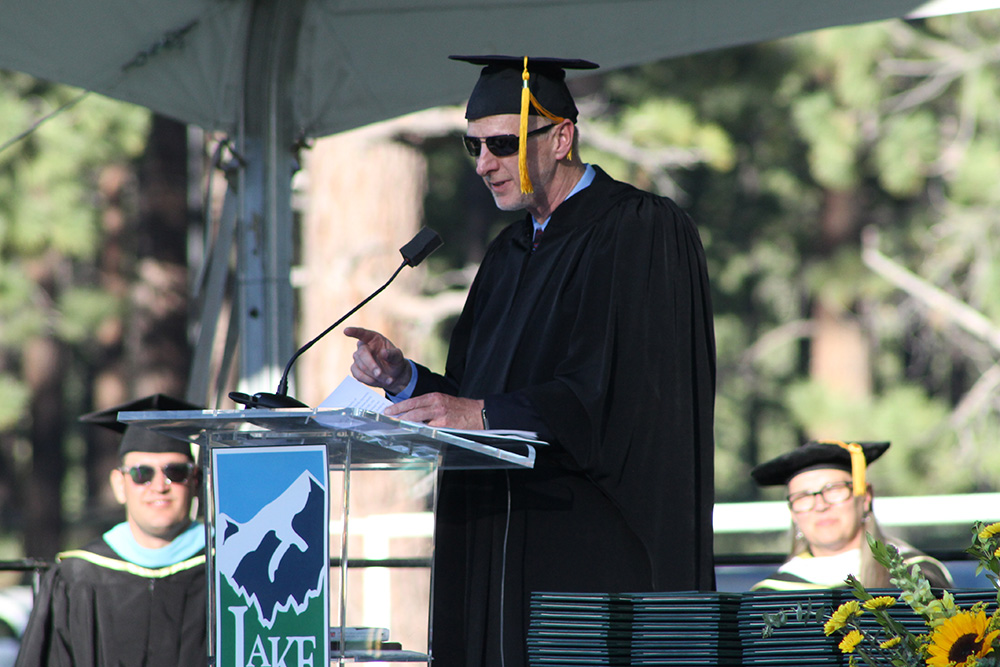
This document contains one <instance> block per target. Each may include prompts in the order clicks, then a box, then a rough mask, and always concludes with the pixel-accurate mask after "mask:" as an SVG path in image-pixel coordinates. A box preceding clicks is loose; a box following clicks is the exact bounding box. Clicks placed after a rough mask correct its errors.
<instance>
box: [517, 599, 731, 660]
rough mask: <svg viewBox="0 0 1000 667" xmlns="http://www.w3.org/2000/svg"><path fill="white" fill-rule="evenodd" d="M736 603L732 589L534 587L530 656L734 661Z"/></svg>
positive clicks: (531, 658) (553, 658) (530, 657)
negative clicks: (635, 590) (587, 590)
mask: <svg viewBox="0 0 1000 667" xmlns="http://www.w3.org/2000/svg"><path fill="white" fill-rule="evenodd" d="M738 609H739V595H738V594H734V593H698V592H679V593H623V594H618V595H611V594H600V593H580V594H573V593H534V594H532V597H531V614H530V625H529V629H528V657H529V662H530V664H531V665H533V666H537V667H542V666H546V667H564V666H565V667H570V666H579V665H607V666H609V667H612V666H618V665H621V666H626V665H644V666H652V665H722V666H734V667H735V666H736V665H740V664H742V663H741V651H740V637H739V629H738V627H737V612H738Z"/></svg>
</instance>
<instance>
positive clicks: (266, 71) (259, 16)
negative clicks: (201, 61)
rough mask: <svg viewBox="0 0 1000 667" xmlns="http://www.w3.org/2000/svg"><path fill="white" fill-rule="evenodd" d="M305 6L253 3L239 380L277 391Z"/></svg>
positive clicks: (285, 318) (286, 317)
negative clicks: (295, 79) (295, 82)
mask: <svg viewBox="0 0 1000 667" xmlns="http://www.w3.org/2000/svg"><path fill="white" fill-rule="evenodd" d="M303 6H304V1H303V0H294V1H286V2H280V3H277V2H273V1H272V0H254V2H253V8H252V13H251V16H250V31H249V38H248V41H247V45H246V69H245V72H244V79H245V89H244V91H245V92H244V95H245V98H244V111H243V113H244V118H243V131H242V137H241V139H242V141H241V146H242V155H243V157H244V158H245V160H246V166H245V169H244V171H243V176H242V181H243V182H242V185H241V188H240V190H241V191H240V195H241V197H242V199H243V207H242V209H243V210H242V215H241V216H240V220H239V225H238V236H237V238H238V243H239V262H238V288H237V290H238V302H239V317H240V381H239V388H240V390H241V391H244V392H247V393H251V394H252V393H254V392H258V391H273V390H274V388H275V387H277V385H278V381H279V380H280V378H281V372H282V370H283V369H284V366H285V363H286V362H287V360H288V358H289V357H290V356H291V354H292V353H293V352H294V346H293V343H294V338H293V331H294V316H295V311H294V308H293V300H294V295H293V293H292V287H291V282H290V277H289V276H290V272H291V262H292V236H293V225H292V210H291V179H292V175H293V173H294V171H295V168H296V159H295V154H294V148H293V144H294V128H293V127H292V103H293V101H292V91H291V87H292V71H293V69H294V64H295V57H296V48H295V44H296V36H297V34H298V31H299V26H300V24H301V19H302V12H303Z"/></svg>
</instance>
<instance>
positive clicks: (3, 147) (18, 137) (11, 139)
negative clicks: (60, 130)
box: [0, 90, 90, 153]
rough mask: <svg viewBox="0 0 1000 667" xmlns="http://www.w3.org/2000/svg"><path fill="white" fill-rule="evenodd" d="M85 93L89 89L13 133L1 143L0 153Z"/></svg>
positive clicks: (87, 92) (64, 109)
mask: <svg viewBox="0 0 1000 667" xmlns="http://www.w3.org/2000/svg"><path fill="white" fill-rule="evenodd" d="M87 95H90V91H89V90H85V91H84V92H82V93H80V94H79V95H77V96H76V97H74V98H73V99H71V100H70V101H69V102H66V103H65V104H63V105H62V106H61V107H59V108H58V109H55V110H53V111H50V112H49V113H47V114H45V115H44V116H42V117H41V118H39V119H38V120H36V121H35V122H34V123H32V125H31V127H29V128H28V129H26V130H25V131H23V132H21V133H20V134H17V135H15V136H13V137H11V138H10V139H8V140H7V141H5V142H3V145H0V153H3V152H4V151H5V150H7V149H8V148H10V147H11V146H13V145H14V144H16V143H17V142H19V141H21V140H22V139H26V138H27V137H29V136H31V135H32V134H33V133H34V132H35V130H37V129H38V128H39V127H41V126H42V124H43V123H47V122H48V121H50V120H52V119H53V118H55V117H56V116H58V115H59V114H61V113H62V112H64V111H68V110H70V109H72V108H73V107H74V106H76V105H77V103H79V102H81V101H82V100H83V98H85V97H86V96H87Z"/></svg>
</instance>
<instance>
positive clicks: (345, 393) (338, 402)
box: [319, 375, 548, 445]
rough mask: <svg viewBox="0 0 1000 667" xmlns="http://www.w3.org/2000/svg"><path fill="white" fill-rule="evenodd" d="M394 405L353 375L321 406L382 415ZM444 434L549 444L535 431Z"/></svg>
mask: <svg viewBox="0 0 1000 667" xmlns="http://www.w3.org/2000/svg"><path fill="white" fill-rule="evenodd" d="M390 405H392V401H390V400H389V399H388V398H386V397H385V396H383V395H381V394H379V393H378V392H376V391H375V390H373V389H372V388H371V387H369V386H368V385H366V384H364V383H363V382H361V381H359V380H357V379H355V377H354V376H353V375H348V376H347V377H345V378H344V379H343V380H341V381H340V384H339V385H337V387H336V389H334V390H333V391H332V392H330V395H329V396H327V397H326V398H325V399H323V402H322V403H320V404H319V407H321V408H357V409H360V410H370V411H372V412H377V413H379V414H382V412H383V411H384V410H385V409H386V408H387V407H389V406H390ZM421 426H423V424H421ZM439 430H440V431H442V432H444V433H451V434H452V435H457V436H459V437H464V438H470V439H472V440H477V441H480V442H482V441H484V439H487V440H511V441H519V442H528V443H530V444H533V445H545V444H548V443H546V442H545V441H544V440H539V439H538V434H537V433H535V432H534V431H515V430H511V429H490V430H488V431H484V430H482V429H473V430H464V429H457V428H442V429H439Z"/></svg>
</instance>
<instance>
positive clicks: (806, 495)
mask: <svg viewBox="0 0 1000 667" xmlns="http://www.w3.org/2000/svg"><path fill="white" fill-rule="evenodd" d="M853 494H854V484H852V483H851V482H831V483H830V484H827V485H826V486H824V487H823V488H822V489H820V490H819V491H803V492H802V493H796V494H793V495H790V496H788V507H789V508H790V509H791V510H792V511H793V512H795V513H796V514H801V513H802V512H808V511H810V510H811V509H813V508H814V507H816V496H822V497H823V500H824V501H825V502H826V504H827V505H839V504H840V503H843V502H847V500H849V499H850V497H851V496H852V495H853Z"/></svg>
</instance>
